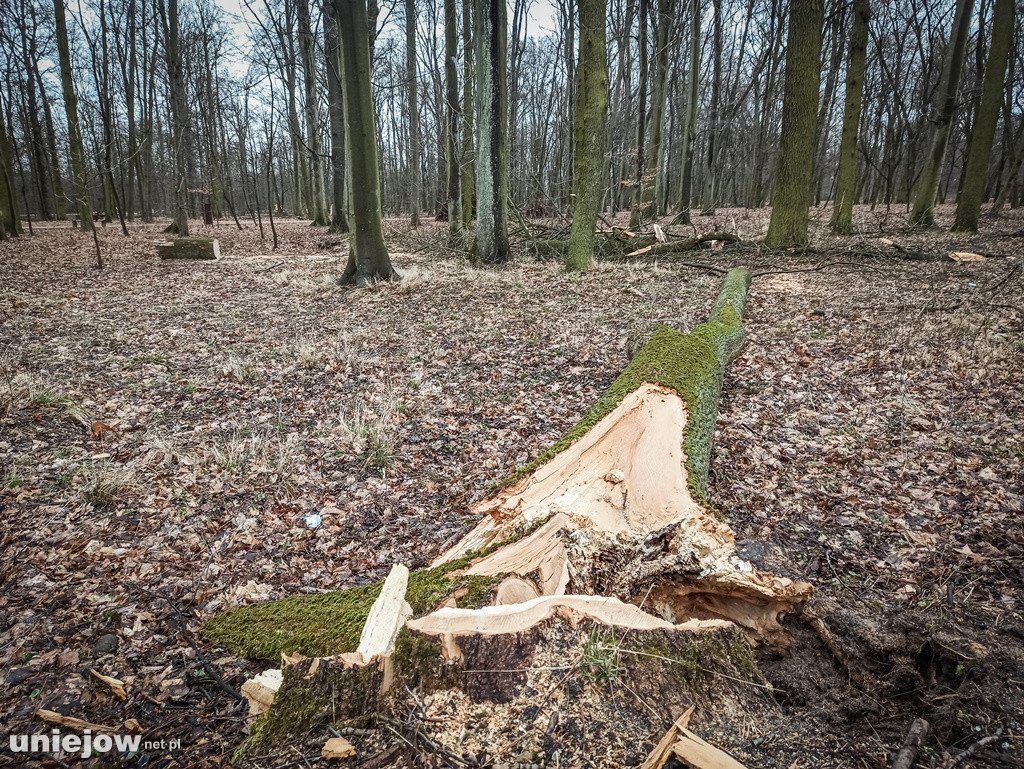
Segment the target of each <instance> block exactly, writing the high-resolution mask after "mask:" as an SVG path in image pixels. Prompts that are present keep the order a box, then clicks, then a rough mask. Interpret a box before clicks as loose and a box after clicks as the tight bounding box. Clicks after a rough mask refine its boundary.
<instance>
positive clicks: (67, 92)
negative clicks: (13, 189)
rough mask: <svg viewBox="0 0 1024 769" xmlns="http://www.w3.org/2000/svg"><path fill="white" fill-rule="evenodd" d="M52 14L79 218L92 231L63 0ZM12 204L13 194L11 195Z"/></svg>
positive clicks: (83, 149) (86, 228)
mask: <svg viewBox="0 0 1024 769" xmlns="http://www.w3.org/2000/svg"><path fill="white" fill-rule="evenodd" d="M53 12H54V18H55V21H56V31H57V54H58V57H59V59H60V82H61V87H62V89H63V91H64V112H65V114H66V115H67V121H68V144H69V145H70V150H71V153H70V154H71V171H72V174H73V175H74V177H75V200H76V202H77V203H78V218H79V220H80V221H81V224H82V230H83V231H85V232H89V231H90V230H92V228H93V223H92V206H91V205H90V203H89V180H88V178H87V177H86V169H85V145H84V144H83V142H82V129H81V127H80V125H79V123H78V96H77V95H76V94H75V81H74V79H73V78H72V75H71V51H70V49H69V48H68V25H67V17H66V15H65V13H64V0H53ZM11 200H12V204H13V195H12V196H11Z"/></svg>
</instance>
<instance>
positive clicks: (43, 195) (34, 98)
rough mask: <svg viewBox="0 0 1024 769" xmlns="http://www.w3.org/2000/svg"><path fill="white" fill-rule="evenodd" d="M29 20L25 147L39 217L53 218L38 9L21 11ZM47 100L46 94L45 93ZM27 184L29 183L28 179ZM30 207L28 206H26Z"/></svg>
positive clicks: (24, 40)
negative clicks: (41, 104)
mask: <svg viewBox="0 0 1024 769" xmlns="http://www.w3.org/2000/svg"><path fill="white" fill-rule="evenodd" d="M21 12H22V13H23V14H25V15H26V17H31V22H30V20H29V18H25V19H24V20H23V22H22V24H20V25H19V30H20V33H21V57H22V64H23V65H24V69H25V79H24V81H23V84H24V94H23V95H24V99H25V101H24V105H25V116H26V117H27V118H28V121H27V122H28V128H29V134H28V135H27V136H26V137H25V144H26V145H27V148H28V150H29V158H28V159H29V167H30V168H31V169H32V177H33V179H34V181H35V188H36V195H37V201H38V205H39V218H40V219H52V218H53V191H52V189H51V187H50V181H51V179H50V173H51V172H50V168H49V162H48V158H47V152H46V142H45V140H44V139H43V127H42V124H41V123H40V122H39V98H38V95H37V92H36V82H37V76H36V75H37V72H36V70H37V69H38V63H39V56H38V54H37V53H36V40H35V31H36V26H37V25H36V24H35V19H34V16H35V8H34V6H29V7H25V6H24V5H23V6H22V8H21ZM44 98H45V94H44ZM26 183H27V180H26ZM26 205H27V203H26Z"/></svg>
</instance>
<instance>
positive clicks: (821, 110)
mask: <svg viewBox="0 0 1024 769" xmlns="http://www.w3.org/2000/svg"><path fill="white" fill-rule="evenodd" d="M841 1H842V0H841ZM844 4H845V3H844ZM829 15H830V16H831V17H832V25H831V31H830V38H831V39H830V44H831V50H830V55H829V57H828V68H827V69H826V70H825V73H824V74H825V84H824V88H823V89H822V98H821V103H820V104H819V105H818V121H817V123H818V131H817V136H816V139H815V152H814V204H815V205H818V204H819V203H821V199H822V197H823V196H824V192H823V190H822V187H823V186H824V184H825V176H826V174H825V171H826V168H825V158H826V157H827V151H828V148H829V145H830V143H831V138H832V137H831V135H830V134H831V128H832V104H833V102H834V101H835V96H836V88H837V86H838V84H839V71H840V69H841V67H842V63H843V38H844V34H843V30H844V27H845V19H844V18H843V14H842V6H841V5H839V6H838V7H835V6H833V10H832V13H830V14H829ZM822 46H823V47H824V42H823V43H822Z"/></svg>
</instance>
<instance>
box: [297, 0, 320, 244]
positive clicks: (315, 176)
mask: <svg viewBox="0 0 1024 769" xmlns="http://www.w3.org/2000/svg"><path fill="white" fill-rule="evenodd" d="M295 6H296V9H297V11H298V17H299V58H300V59H301V61H302V85H303V96H304V98H305V117H306V141H307V142H308V147H307V153H308V154H309V188H310V200H309V215H310V218H311V219H312V220H313V221H312V223H313V224H314V225H321V226H322V225H326V224H327V223H328V222H327V207H326V201H325V198H324V164H323V161H322V160H321V159H320V153H321V151H322V144H323V143H322V142H321V141H320V109H319V107H318V106H317V88H316V68H315V66H314V64H313V62H314V58H313V25H312V23H311V22H310V16H309V0H296V2H295Z"/></svg>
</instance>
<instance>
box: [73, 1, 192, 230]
mask: <svg viewBox="0 0 1024 769" xmlns="http://www.w3.org/2000/svg"><path fill="white" fill-rule="evenodd" d="M55 1H56V2H59V1H60V0H55ZM161 2H162V3H163V4H162V5H161V6H160V9H161V12H162V13H163V23H164V57H165V58H166V61H167V78H168V81H169V84H170V90H171V144H172V151H173V154H174V176H175V178H174V223H173V228H174V232H176V233H177V234H178V236H179V237H185V236H187V235H188V175H187V173H186V158H185V152H186V147H185V131H186V130H187V128H188V102H187V101H186V97H185V77H184V74H183V72H182V64H181V49H180V47H179V45H180V44H179V35H178V0H161Z"/></svg>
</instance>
